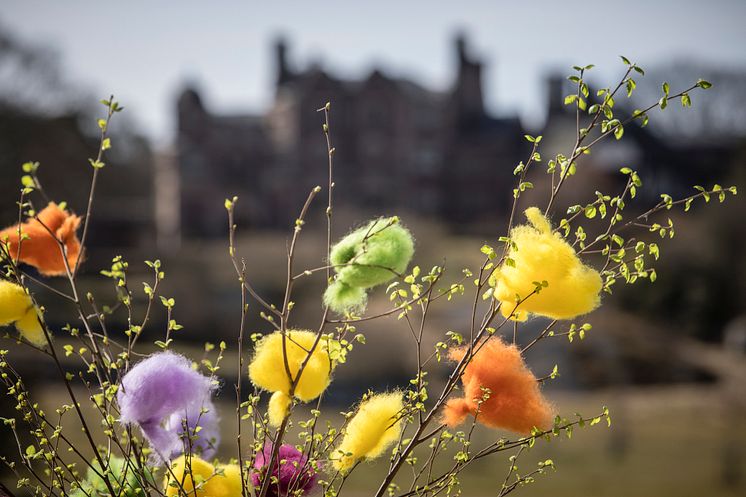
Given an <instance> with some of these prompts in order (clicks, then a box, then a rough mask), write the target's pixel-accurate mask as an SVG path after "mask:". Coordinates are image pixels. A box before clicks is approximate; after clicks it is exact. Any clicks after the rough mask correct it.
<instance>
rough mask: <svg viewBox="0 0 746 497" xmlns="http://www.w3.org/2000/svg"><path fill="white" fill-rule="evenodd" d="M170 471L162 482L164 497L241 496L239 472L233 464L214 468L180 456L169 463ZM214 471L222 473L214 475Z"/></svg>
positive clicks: (197, 459)
mask: <svg viewBox="0 0 746 497" xmlns="http://www.w3.org/2000/svg"><path fill="white" fill-rule="evenodd" d="M171 471H172V472H173V476H172V475H171V473H167V474H166V478H165V483H164V485H165V488H166V496H167V497H177V496H179V495H190V496H192V497H238V496H240V495H241V469H240V468H239V467H238V466H237V465H235V464H227V465H224V466H217V467H215V466H213V465H212V464H210V463H208V462H207V461H203V460H202V459H200V458H199V457H197V456H189V458H188V459H187V458H185V457H184V456H181V457H179V458H178V459H176V460H175V461H174V462H173V463H172V465H171ZM217 472H221V473H222V474H217ZM174 477H175V478H174ZM195 487H196V488H195ZM182 488H183V491H182Z"/></svg>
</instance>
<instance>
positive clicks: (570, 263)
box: [492, 207, 602, 321]
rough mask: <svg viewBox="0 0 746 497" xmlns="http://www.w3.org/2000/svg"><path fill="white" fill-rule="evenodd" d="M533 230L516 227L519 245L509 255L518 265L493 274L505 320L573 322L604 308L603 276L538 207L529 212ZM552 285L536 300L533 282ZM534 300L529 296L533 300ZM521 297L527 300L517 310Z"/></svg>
mask: <svg viewBox="0 0 746 497" xmlns="http://www.w3.org/2000/svg"><path fill="white" fill-rule="evenodd" d="M526 217H527V218H528V220H529V222H530V223H531V225H521V226H517V227H515V228H513V230H512V231H511V233H510V238H511V240H512V241H513V243H514V244H515V246H514V247H512V248H511V249H510V250H509V251H508V257H509V258H511V259H512V260H513V261H514V262H515V265H514V266H509V265H507V264H503V265H502V266H501V267H500V268H499V269H498V270H497V271H496V272H495V274H494V275H493V279H492V283H493V285H494V287H495V288H494V296H495V298H496V299H497V300H499V301H500V302H501V303H502V306H501V307H500V311H501V313H502V315H503V316H505V317H506V318H507V317H511V313H512V312H513V310H514V309H515V314H514V315H513V316H512V319H515V320H518V321H524V320H526V318H527V317H528V314H529V313H531V314H536V315H539V316H546V317H548V318H552V319H572V318H574V317H576V316H580V315H582V314H587V313H589V312H590V311H592V310H593V309H595V308H596V307H598V304H599V303H600V296H599V293H600V291H601V286H602V281H601V275H600V274H599V273H598V272H597V271H596V270H595V269H593V268H590V267H588V266H586V265H585V264H583V262H582V261H581V260H580V258H579V257H578V255H577V253H575V250H574V249H573V248H572V247H571V246H570V244H568V243H567V242H566V241H565V240H564V239H563V238H562V236H561V235H560V234H559V233H552V227H551V225H550V224H549V221H548V220H547V218H546V217H544V215H543V214H542V213H541V211H540V210H539V209H537V208H536V207H531V208H529V209H527V210H526ZM541 281H546V282H547V283H548V284H549V286H548V287H545V288H542V289H541V291H540V292H539V293H537V294H534V295H531V292H533V291H534V290H535V288H536V286H535V285H534V282H541ZM529 295H530V296H529ZM516 296H518V297H520V298H521V299H526V300H525V301H523V302H522V303H521V304H520V305H519V306H518V308H517V309H516V308H515V306H516Z"/></svg>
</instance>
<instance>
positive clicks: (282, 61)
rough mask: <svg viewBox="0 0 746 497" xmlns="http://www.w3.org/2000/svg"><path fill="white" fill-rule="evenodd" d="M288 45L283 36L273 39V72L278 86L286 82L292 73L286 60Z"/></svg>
mask: <svg viewBox="0 0 746 497" xmlns="http://www.w3.org/2000/svg"><path fill="white" fill-rule="evenodd" d="M287 51H288V45H287V41H285V38H284V37H280V38H278V39H277V40H276V41H275V64H276V65H275V72H276V75H277V76H276V83H277V85H278V86H280V85H282V84H284V83H287V82H288V81H290V79H292V76H293V75H292V73H291V71H290V68H289V67H288V60H287Z"/></svg>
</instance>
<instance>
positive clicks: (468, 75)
mask: <svg viewBox="0 0 746 497" xmlns="http://www.w3.org/2000/svg"><path fill="white" fill-rule="evenodd" d="M455 48H456V57H457V64H458V66H457V71H458V72H457V75H456V81H455V83H454V86H453V93H452V96H451V107H452V108H451V112H452V113H453V114H452V115H453V117H454V118H455V120H456V122H457V123H458V125H459V126H469V125H471V124H474V123H478V122H479V121H480V120H481V119H482V118H483V117H484V116H485V110H484V98H483V96H482V63H481V61H478V60H477V59H475V58H472V57H471V56H470V55H469V53H468V52H469V51H468V47H467V42H466V37H465V36H464V35H463V34H459V35H458V36H457V37H456V40H455Z"/></svg>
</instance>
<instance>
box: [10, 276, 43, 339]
mask: <svg viewBox="0 0 746 497" xmlns="http://www.w3.org/2000/svg"><path fill="white" fill-rule="evenodd" d="M38 315H39V312H38V310H37V309H36V307H35V306H34V302H33V301H32V300H31V297H30V296H29V295H28V294H27V293H26V290H24V289H23V287H22V286H20V285H17V284H15V283H12V282H10V281H7V280H0V326H5V325H8V324H15V326H16V328H17V329H18V331H19V332H20V333H21V335H22V336H23V337H24V338H25V339H26V340H28V341H29V342H31V343H33V344H34V345H37V346H39V347H41V346H43V345H44V344H46V343H47V341H46V338H45V337H44V330H43V329H42V327H41V324H40V323H39V318H38Z"/></svg>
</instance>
